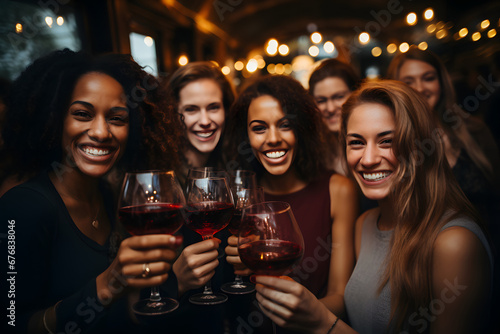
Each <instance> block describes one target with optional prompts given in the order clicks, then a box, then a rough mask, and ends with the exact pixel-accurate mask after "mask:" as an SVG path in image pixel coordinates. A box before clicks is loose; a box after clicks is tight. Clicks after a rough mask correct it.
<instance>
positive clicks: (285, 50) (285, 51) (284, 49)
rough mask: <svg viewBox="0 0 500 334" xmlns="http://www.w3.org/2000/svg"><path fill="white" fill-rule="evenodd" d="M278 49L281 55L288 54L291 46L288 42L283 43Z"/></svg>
mask: <svg viewBox="0 0 500 334" xmlns="http://www.w3.org/2000/svg"><path fill="white" fill-rule="evenodd" d="M278 51H279V53H280V55H282V56H286V55H288V53H289V52H290V48H289V47H288V45H286V44H281V45H280V47H279V49H278Z"/></svg>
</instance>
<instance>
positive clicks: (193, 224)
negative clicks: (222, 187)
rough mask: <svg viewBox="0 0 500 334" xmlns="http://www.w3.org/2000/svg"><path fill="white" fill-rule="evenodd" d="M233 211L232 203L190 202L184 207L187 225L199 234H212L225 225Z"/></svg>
mask: <svg viewBox="0 0 500 334" xmlns="http://www.w3.org/2000/svg"><path fill="white" fill-rule="evenodd" d="M233 211H234V206H233V204H232V203H223V202H213V201H208V202H202V203H190V204H189V205H188V206H187V208H186V213H187V220H188V222H187V226H188V227H189V228H190V229H191V230H193V231H195V232H196V233H198V234H200V235H201V236H205V235H214V234H215V233H217V232H219V231H220V230H222V229H223V228H224V227H226V226H227V224H228V223H229V221H230V220H231V217H232V216H233Z"/></svg>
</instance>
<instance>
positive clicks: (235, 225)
mask: <svg viewBox="0 0 500 334" xmlns="http://www.w3.org/2000/svg"><path fill="white" fill-rule="evenodd" d="M240 224H241V209H236V210H234V213H233V218H231V221H230V222H229V225H227V229H228V230H229V232H230V233H231V234H232V235H238V232H239V231H240Z"/></svg>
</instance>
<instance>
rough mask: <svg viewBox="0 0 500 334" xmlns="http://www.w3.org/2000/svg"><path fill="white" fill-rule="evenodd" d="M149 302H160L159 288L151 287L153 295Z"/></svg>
mask: <svg viewBox="0 0 500 334" xmlns="http://www.w3.org/2000/svg"><path fill="white" fill-rule="evenodd" d="M149 300H150V301H152V302H159V301H160V300H161V296H160V287H159V286H152V287H151V295H150V296H149Z"/></svg>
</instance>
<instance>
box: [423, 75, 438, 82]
mask: <svg viewBox="0 0 500 334" xmlns="http://www.w3.org/2000/svg"><path fill="white" fill-rule="evenodd" d="M424 80H425V81H428V82H431V81H435V80H437V76H435V75H430V76H427V77H425V78H424Z"/></svg>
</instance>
